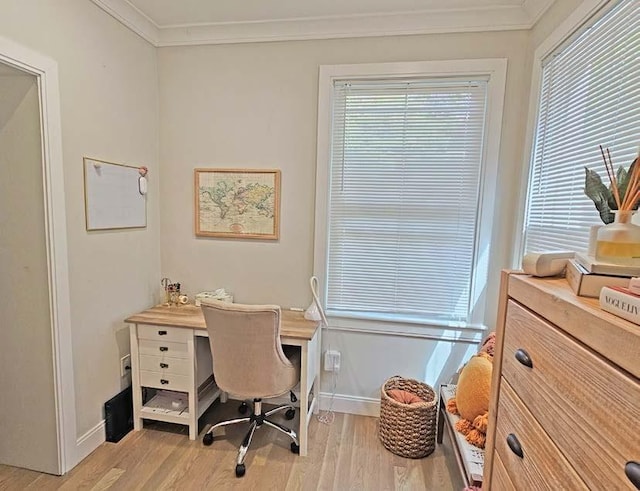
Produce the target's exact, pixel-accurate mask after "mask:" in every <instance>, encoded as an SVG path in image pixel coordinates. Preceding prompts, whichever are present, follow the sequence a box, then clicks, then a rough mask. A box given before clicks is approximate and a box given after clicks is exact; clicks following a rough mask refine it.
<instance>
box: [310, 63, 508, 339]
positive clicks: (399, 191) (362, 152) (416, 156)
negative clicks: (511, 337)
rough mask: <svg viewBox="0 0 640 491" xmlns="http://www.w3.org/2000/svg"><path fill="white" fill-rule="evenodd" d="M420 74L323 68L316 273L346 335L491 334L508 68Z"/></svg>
mask: <svg viewBox="0 0 640 491" xmlns="http://www.w3.org/2000/svg"><path fill="white" fill-rule="evenodd" d="M482 61H485V62H486V63H487V66H486V67H485V69H484V70H479V69H478V68H479V65H478V63H481V62H482ZM470 64H471V65H473V66H470ZM403 65H408V64H403ZM410 65H413V68H414V69H415V73H412V74H406V70H397V69H398V68H399V67H398V66H397V64H382V65H373V66H372V65H365V66H352V67H345V66H333V67H323V70H321V89H320V106H319V107H320V126H319V139H318V145H319V149H318V180H317V182H318V188H317V193H318V194H317V195H318V202H317V216H316V264H315V269H316V274H318V275H320V276H321V277H322V278H323V279H324V281H323V282H322V284H323V285H324V286H325V289H324V290H325V291H324V295H323V297H324V301H325V305H326V308H327V311H328V313H329V316H330V317H331V318H332V323H333V324H334V325H343V326H350V327H356V328H357V327H358V326H364V325H366V326H367V328H370V327H371V326H372V325H376V324H375V322H373V323H372V321H379V323H378V325H384V328H382V329H384V330H389V329H392V330H395V331H397V330H398V328H401V327H402V326H413V328H415V327H416V326H420V325H434V326H456V327H465V326H476V327H481V326H482V325H484V324H485V323H484V319H483V299H484V297H483V293H482V292H484V290H485V286H486V285H485V283H486V280H487V263H488V261H489V257H490V251H489V245H490V243H489V242H490V241H489V240H488V237H489V235H490V229H491V216H492V214H493V213H492V207H493V205H494V203H493V199H492V196H493V194H494V191H495V166H496V161H497V147H498V145H497V140H498V139H499V125H500V123H499V119H500V118H501V107H500V106H501V101H502V97H501V96H500V95H499V92H500V91H501V90H502V91H503V90H504V68H505V66H504V65H505V63H504V62H503V61H502V60H473V61H469V62H466V63H465V62H464V61H460V62H455V63H454V62H452V63H447V62H440V66H439V67H436V65H438V64H437V63H425V64H410ZM385 68H386V69H390V71H391V72H393V73H388V71H386V70H385ZM405 68H406V66H405ZM433 68H439V70H438V72H439V73H438V75H434V74H432V72H433V70H432V69H433ZM367 69H369V71H372V72H376V73H362V70H365V71H367ZM394 69H396V70H394ZM443 69H444V70H443ZM350 70H351V71H352V73H351V75H350V76H349V71H350ZM421 71H422V73H420V72H421ZM385 72H387V73H386V75H385ZM395 72H401V73H395ZM496 102H499V103H498V106H499V107H496ZM327 109H328V112H324V114H323V111H327ZM497 113H499V114H497ZM496 119H498V122H497V123H496ZM492 138H493V140H494V141H491V140H492ZM492 152H494V153H495V155H492ZM381 323H382V324H381ZM405 330H406V329H405Z"/></svg>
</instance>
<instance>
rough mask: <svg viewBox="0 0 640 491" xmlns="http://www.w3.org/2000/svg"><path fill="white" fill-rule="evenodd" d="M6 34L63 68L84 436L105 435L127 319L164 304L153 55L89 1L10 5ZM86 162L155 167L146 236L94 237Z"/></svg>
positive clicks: (0, 19)
mask: <svg viewBox="0 0 640 491" xmlns="http://www.w3.org/2000/svg"><path fill="white" fill-rule="evenodd" d="M0 36H3V37H6V38H9V39H11V40H13V41H14V42H16V43H20V44H22V45H24V46H26V47H28V48H31V49H33V50H36V51H39V52H40V53H42V54H44V55H46V56H48V57H50V58H53V59H54V60H56V61H57V63H58V70H59V81H60V96H61V119H62V144H63V157H64V184H65V194H66V215H67V235H68V238H67V239H68V255H69V265H70V266H69V282H70V294H71V329H72V337H73V340H72V341H73V358H74V359H73V365H74V371H75V395H76V419H77V436H78V437H82V436H83V435H85V434H87V432H91V431H94V430H95V433H96V436H98V437H99V436H100V431H101V427H100V423H101V421H102V419H103V415H102V408H103V404H104V402H105V401H106V400H107V399H108V398H110V397H111V396H113V395H115V394H116V393H117V392H119V391H120V390H121V388H122V387H124V385H126V384H125V382H126V381H124V380H121V379H120V361H119V360H120V356H122V355H123V354H125V353H128V352H129V341H128V331H127V329H126V325H125V324H124V323H123V322H122V320H123V319H124V318H125V317H127V316H128V315H130V314H132V313H134V312H136V311H138V310H141V309H143V308H146V307H148V306H149V305H150V304H152V303H153V301H154V300H156V301H157V300H159V288H160V285H159V281H160V274H159V271H160V252H159V236H160V227H159V206H158V203H159V201H158V190H159V169H158V164H157V160H158V104H157V103H158V98H157V71H156V57H155V49H154V48H153V47H152V46H150V45H149V44H148V43H146V42H145V41H143V40H142V39H141V38H139V37H138V36H137V35H136V34H134V33H132V32H131V31H130V30H129V29H127V28H126V27H124V26H123V25H122V24H120V23H119V22H117V21H116V20H114V19H113V18H112V17H110V16H109V15H107V14H106V13H105V12H104V11H102V10H100V9H99V8H98V7H97V6H95V5H94V4H93V3H91V2H89V1H86V0H65V1H59V0H39V1H29V2H25V1H24V0H4V1H3V2H2V14H1V15H0ZM83 156H91V157H95V158H100V159H104V160H108V161H113V162H122V163H128V164H139V165H146V166H148V167H149V170H150V174H149V184H150V189H149V194H148V200H149V201H148V208H147V213H148V226H147V228H146V229H143V230H135V231H110V232H92V233H87V232H86V230H85V222H84V194H83V193H84V191H83V174H82V157H83ZM16 294H20V295H28V292H16ZM32 423H33V424H36V422H32ZM90 434H91V433H90ZM98 441H99V440H98Z"/></svg>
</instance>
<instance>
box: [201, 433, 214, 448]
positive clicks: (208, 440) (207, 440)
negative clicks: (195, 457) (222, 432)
mask: <svg viewBox="0 0 640 491" xmlns="http://www.w3.org/2000/svg"><path fill="white" fill-rule="evenodd" d="M202 443H203V445H206V446H207V447H208V446H209V445H211V444H212V443H213V434H211V433H207V434H206V435H205V436H203V437H202Z"/></svg>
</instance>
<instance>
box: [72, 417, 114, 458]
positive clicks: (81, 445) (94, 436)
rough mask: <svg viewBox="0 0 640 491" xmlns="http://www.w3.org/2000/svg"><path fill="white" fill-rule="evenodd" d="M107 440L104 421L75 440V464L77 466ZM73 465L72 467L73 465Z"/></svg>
mask: <svg viewBox="0 0 640 491" xmlns="http://www.w3.org/2000/svg"><path fill="white" fill-rule="evenodd" d="M106 440H107V436H106V434H105V422H104V419H103V420H102V421H100V422H99V423H98V424H97V425H95V426H94V427H93V428H91V429H90V430H89V431H87V432H86V433H85V434H84V435H82V436H81V437H80V438H78V439H77V440H76V462H75V464H79V463H80V462H81V461H82V460H83V459H84V458H85V457H86V456H88V455H89V454H90V453H91V452H93V451H94V450H95V449H96V448H98V447H99V446H100V445H102V444H103V443H104V442H105V441H106ZM75 464H74V465H75Z"/></svg>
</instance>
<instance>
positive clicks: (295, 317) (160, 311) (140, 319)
mask: <svg viewBox="0 0 640 491" xmlns="http://www.w3.org/2000/svg"><path fill="white" fill-rule="evenodd" d="M124 321H125V322H128V323H131V324H153V325H155V326H172V327H184V328H188V329H202V330H206V328H207V326H206V324H205V322H204V315H203V314H202V309H201V308H200V307H196V306H195V305H179V306H166V305H156V306H155V307H151V308H150V309H147V310H145V311H143V312H139V313H137V314H134V315H132V316H130V317H127V318H126V319H125V320H124ZM319 325H320V323H319V322H316V321H310V320H307V319H305V318H304V313H303V312H294V311H292V310H286V309H282V316H281V318H280V336H282V337H285V338H295V339H307V340H309V339H311V338H313V335H314V334H315V333H316V330H317V329H318V326H319Z"/></svg>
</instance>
